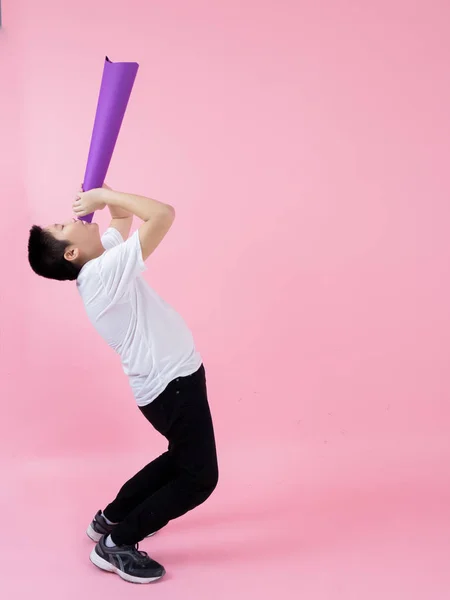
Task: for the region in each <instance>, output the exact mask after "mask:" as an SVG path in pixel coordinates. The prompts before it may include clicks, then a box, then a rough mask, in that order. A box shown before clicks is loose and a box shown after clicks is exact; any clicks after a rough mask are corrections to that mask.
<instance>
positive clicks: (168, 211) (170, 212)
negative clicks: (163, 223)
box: [165, 204, 175, 223]
mask: <svg viewBox="0 0 450 600" xmlns="http://www.w3.org/2000/svg"><path fill="white" fill-rule="evenodd" d="M165 216H166V218H167V220H168V221H170V222H171V223H173V222H174V220H175V209H174V207H173V206H170V204H165Z"/></svg>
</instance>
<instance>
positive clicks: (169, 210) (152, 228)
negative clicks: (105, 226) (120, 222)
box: [73, 187, 175, 260]
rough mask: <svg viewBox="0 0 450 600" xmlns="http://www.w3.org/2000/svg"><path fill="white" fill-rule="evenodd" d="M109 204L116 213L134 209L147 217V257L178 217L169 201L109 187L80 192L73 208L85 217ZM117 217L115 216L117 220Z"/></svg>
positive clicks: (142, 234) (143, 230) (143, 235)
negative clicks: (118, 190)
mask: <svg viewBox="0 0 450 600" xmlns="http://www.w3.org/2000/svg"><path fill="white" fill-rule="evenodd" d="M106 205H107V206H108V207H109V208H110V210H111V215H112V216H113V215H115V214H122V215H124V214H127V215H129V214H130V213H131V214H132V215H136V217H139V218H140V219H142V221H144V223H143V225H141V227H140V228H139V241H140V244H141V249H142V257H143V259H144V260H147V258H148V257H149V256H150V254H152V252H153V251H154V250H155V249H156V248H157V247H158V246H159V244H160V243H161V241H162V240H163V239H164V236H165V235H166V233H167V232H168V231H169V229H170V227H171V225H172V223H173V221H174V219H175V210H174V208H173V207H172V206H169V205H168V204H164V203H162V202H158V201H157V200H152V199H151V198H147V197H145V196H136V195H134V194H124V193H122V192H116V191H114V190H111V189H109V188H106V187H104V188H101V189H97V190H90V191H89V192H82V193H79V194H78V196H77V200H76V201H75V203H74V205H73V210H74V213H75V214H76V215H77V217H82V216H85V215H87V214H89V213H91V212H93V211H95V210H100V209H102V208H104V207H105V206H106ZM116 211H119V212H116ZM115 218H116V217H114V216H113V220H114V219H115ZM119 218H120V217H117V219H119ZM125 218H129V217H128V216H127V217H125ZM119 231H120V230H119Z"/></svg>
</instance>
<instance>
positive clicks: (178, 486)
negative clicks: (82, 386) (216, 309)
mask: <svg viewBox="0 0 450 600" xmlns="http://www.w3.org/2000/svg"><path fill="white" fill-rule="evenodd" d="M105 206H108V208H109V209H110V212H111V218H112V221H111V225H110V227H109V229H108V230H107V231H106V232H105V234H104V235H103V237H100V234H99V229H98V225H97V224H95V223H85V222H83V221H80V220H77V219H73V220H72V221H70V222H68V223H63V224H54V225H50V226H49V227H47V228H45V229H42V228H41V227H38V226H36V225H35V226H34V227H32V229H31V231H30V238H29V243H28V257H29V262H30V265H31V267H32V269H33V270H34V271H35V272H36V273H37V274H38V275H41V276H43V277H47V278H50V279H58V280H76V282H77V288H78V291H79V293H80V295H81V298H82V300H83V303H84V305H85V308H86V312H87V314H88V317H89V319H90V321H91V322H92V324H93V325H94V327H95V328H96V329H97V331H98V332H99V333H100V335H101V336H102V337H103V338H104V339H105V340H106V342H107V343H108V344H109V345H110V346H112V348H114V350H115V351H116V352H117V353H118V354H119V355H120V358H121V360H122V365H123V369H124V371H125V373H126V375H128V377H129V380H130V384H131V388H132V391H133V394H134V397H135V399H136V402H137V404H138V406H139V409H140V410H141V412H142V414H143V415H144V416H145V417H146V419H147V420H148V421H150V423H151V424H152V425H153V427H154V428H155V429H156V430H157V431H158V432H159V433H161V434H162V435H163V436H165V437H166V438H167V440H168V442H169V448H168V451H167V452H165V453H164V454H163V455H162V456H160V457H159V458H157V459H156V460H154V461H153V462H151V463H150V464H148V465H147V466H146V467H144V468H143V469H142V470H141V471H140V472H139V473H137V474H136V475H135V476H134V477H133V478H132V479H130V480H129V481H128V482H127V483H125V485H124V486H123V487H122V488H121V490H120V491H119V493H118V495H117V497H116V499H115V500H113V502H112V503H111V504H109V505H108V506H107V507H106V508H105V509H104V510H103V511H99V512H98V513H97V514H96V515H95V517H94V520H93V521H92V523H91V524H90V525H89V528H88V530H87V534H88V535H89V537H90V538H91V539H92V540H93V541H95V542H97V544H96V546H95V548H94V549H93V550H92V552H91V557H90V558H91V561H92V562H93V563H94V564H95V565H96V566H97V567H99V568H100V569H103V570H105V571H110V572H114V573H117V574H118V575H119V576H120V577H122V579H125V580H126V581H130V582H132V583H149V582H151V581H155V580H156V579H159V578H161V577H162V576H163V575H164V573H165V571H164V568H163V567H162V566H161V565H160V564H158V563H157V562H155V561H153V560H152V559H151V558H150V557H149V556H148V555H147V554H146V553H145V552H142V551H140V550H139V549H138V542H140V541H141V540H143V539H144V538H145V537H146V536H148V535H151V534H153V533H154V532H156V531H158V530H159V529H161V528H162V527H164V526H165V525H166V524H167V523H168V522H169V521H171V520H172V519H176V518H177V517H180V516H181V515H183V514H185V513H186V512H187V511H189V510H192V509H193V508H195V507H196V506H198V505H199V504H201V503H202V502H204V501H205V500H206V499H207V498H208V497H209V496H210V494H211V493H212V492H213V490H214V488H215V487H216V485H217V479H218V469H217V457H216V447H215V440H214V431H213V425H212V420H211V414H210V410H209V406H208V400H207V393H206V381H205V370H204V367H203V365H202V361H201V358H200V355H199V354H198V353H197V352H196V350H195V346H194V341H193V339H192V335H191V332H190V331H189V329H188V328H187V326H186V325H185V323H184V321H183V320H182V318H181V317H180V316H179V315H178V314H177V313H176V312H175V311H174V310H173V309H172V308H171V307H170V306H168V305H167V304H166V303H165V302H164V301H163V300H162V299H161V298H160V297H159V296H158V295H157V294H156V293H155V292H154V291H153V290H152V289H151V288H150V286H149V285H148V284H147V283H146V281H145V280H144V279H143V278H142V277H141V276H140V275H141V273H142V272H143V271H144V270H145V264H144V263H145V261H146V260H147V259H148V257H149V256H150V255H151V254H152V253H153V252H154V250H155V249H156V247H157V246H158V245H159V244H160V243H161V241H162V240H163V238H164V236H165V235H166V233H167V232H168V230H169V229H170V227H171V225H172V223H173V220H174V209H173V208H172V207H171V206H168V205H166V204H162V203H161V202H157V201H156V200H152V199H150V198H144V197H141V196H134V195H131V194H122V193H119V192H115V191H113V190H111V189H109V188H108V187H106V186H104V187H103V188H101V189H96V190H91V191H89V192H81V191H80V192H79V193H78V194H77V196H76V200H75V202H74V204H73V211H74V214H75V215H76V217H83V216H85V215H88V214H90V213H92V212H94V211H97V210H102V209H103V208H105ZM133 215H136V216H137V217H139V218H140V219H142V221H143V222H144V223H143V224H142V225H141V227H140V228H139V230H138V231H136V232H135V233H134V235H132V236H131V237H130V238H128V235H129V232H130V227H131V222H132V219H133ZM125 240H126V241H125Z"/></svg>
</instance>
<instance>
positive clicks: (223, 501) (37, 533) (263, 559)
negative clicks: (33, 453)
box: [0, 440, 450, 600]
mask: <svg viewBox="0 0 450 600" xmlns="http://www.w3.org/2000/svg"><path fill="white" fill-rule="evenodd" d="M417 442H419V443H420V440H416V444H415V445H414V446H413V445H411V447H414V448H416V449H417V447H419V445H418V443H417ZM355 448H356V446H355ZM357 448H358V451H357V452H356V451H355V452H354V451H353V450H352V448H348V449H347V450H346V453H344V452H343V451H342V449H341V450H339V451H338V452H337V453H336V451H333V450H330V449H327V451H324V452H323V453H322V454H320V453H318V452H317V448H316V447H315V446H314V445H313V444H312V443H311V446H307V445H305V444H302V445H300V444H299V443H296V442H295V441H294V440H293V441H292V442H288V441H285V442H284V443H280V444H275V443H274V444H273V445H272V446H269V445H267V444H266V445H264V446H256V445H253V446H249V447H245V448H244V447H235V448H233V449H231V448H229V449H228V451H223V452H222V461H221V466H222V479H221V485H220V488H218V490H217V492H216V494H215V496H214V497H213V498H211V500H210V501H209V502H208V503H207V504H205V505H204V506H203V507H202V508H200V509H197V511H195V512H193V513H191V514H189V515H187V516H185V517H184V518H182V519H180V520H179V521H178V522H174V523H172V524H170V525H169V526H168V527H167V528H166V530H164V531H162V532H161V533H159V534H158V535H157V536H155V537H154V538H152V539H150V540H146V541H145V542H144V543H143V548H145V550H147V551H148V552H149V553H151V555H153V556H154V557H155V558H156V559H157V560H159V561H161V562H162V563H163V564H164V565H165V566H166V569H167V575H166V577H165V578H164V579H163V580H162V581H160V582H159V583H156V584H154V585H152V586H133V585H131V584H127V583H125V582H122V581H121V580H120V579H119V578H118V577H117V576H115V575H110V574H106V573H103V572H101V571H98V570H97V569H96V568H95V567H94V566H93V565H91V563H90V562H89V559H88V556H89V552H90V549H91V542H90V541H89V540H88V539H87V537H86V536H85V534H84V530H85V528H86V525H87V523H88V521H89V520H90V518H91V516H92V514H93V512H94V511H96V510H97V509H98V508H99V507H101V506H103V504H105V502H106V501H107V500H108V499H109V497H110V496H111V495H112V494H113V492H114V490H115V488H116V486H117V485H118V484H119V483H120V482H121V481H122V480H123V479H125V478H126V476H127V475H128V474H131V473H132V472H133V471H134V470H136V469H137V468H138V467H140V466H141V464H142V462H143V461H145V457H143V456H142V455H129V456H121V457H113V456H109V457H105V458H99V457H85V458H84V459H83V460H80V459H78V460H54V459H49V460H48V461H45V460H39V461H36V462H32V461H28V462H24V461H22V462H20V463H18V464H16V465H11V464H10V465H4V466H3V467H2V470H3V475H2V478H3V480H4V482H5V486H4V488H3V489H4V490H5V491H6V494H3V492H2V498H1V506H0V508H1V512H2V515H3V516H4V518H5V522H4V523H3V527H2V538H3V541H4V542H5V543H2V544H1V546H0V548H1V555H0V564H1V569H2V578H1V582H0V597H1V598H4V599H6V598H7V599H8V600H10V599H11V600H12V599H15V598H17V599H20V600H22V599H25V598H27V599H28V598H30V597H38V598H40V597H42V598H45V599H46V600H53V599H55V600H56V599H58V600H60V599H61V600H62V599H64V600H71V599H79V598H85V599H86V600H90V599H91V598H96V597H100V598H108V599H110V600H113V599H114V598H124V597H126V598H132V597H137V596H143V595H147V596H146V597H148V594H151V597H152V598H162V599H168V598H170V599H177V600H178V599H180V600H181V599H183V600H190V599H192V600H194V599H195V600H198V599H203V598H204V599H205V600H206V599H214V600H222V599H224V600H225V599H227V600H228V599H231V598H242V599H244V598H245V599H253V598H255V599H258V600H263V599H265V598H271V599H272V598H276V597H278V598H280V599H281V598H283V599H285V598H289V599H290V598H292V599H297V598H305V599H308V600H316V599H317V600H325V599H326V600H334V599H338V598H339V599H340V598H342V599H346V600H363V599H364V600H372V599H374V600H375V599H376V600H380V599H383V600H390V599H395V600H402V599H405V600H406V599H408V600H416V599H427V600H441V599H442V600H444V599H445V600H448V598H449V597H450V569H449V557H450V477H449V469H448V464H449V459H450V452H449V447H448V444H447V442H446V440H434V442H433V443H432V444H431V445H430V442H429V441H428V442H427V443H423V444H422V448H423V450H422V451H421V453H420V457H418V453H417V450H416V451H415V452H414V453H413V452H409V451H408V446H405V445H404V444H403V443H402V442H401V441H392V442H391V443H388V442H386V443H384V444H383V446H382V447H380V445H379V444H378V446H375V445H374V444H371V443H369V442H366V443H365V444H363V443H361V441H360V442H359V443H358V446H357ZM311 457H314V458H311Z"/></svg>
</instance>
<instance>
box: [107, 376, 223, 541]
mask: <svg viewBox="0 0 450 600" xmlns="http://www.w3.org/2000/svg"><path fill="white" fill-rule="evenodd" d="M141 411H142V413H143V414H144V416H145V417H146V418H147V419H148V420H149V421H150V423H151V424H152V425H153V427H154V428H155V429H156V430H157V431H159V433H161V434H162V435H164V436H165V437H166V438H167V440H168V441H169V449H168V451H167V452H165V453H164V454H162V455H161V456H160V457H159V458H157V459H156V460H154V461H153V462H151V463H150V464H148V465H147V466H146V467H144V468H143V469H142V470H141V471H139V473H137V474H136V475H135V476H134V477H133V478H132V479H130V480H129V481H127V483H126V484H125V485H124V486H123V487H122V489H121V490H120V492H119V494H118V495H117V498H116V499H115V500H114V501H113V502H112V503H111V504H109V505H108V506H107V507H106V508H105V510H104V514H105V516H106V517H107V518H108V519H109V520H110V521H112V522H113V523H118V525H116V527H115V528H114V530H113V532H112V534H111V537H112V540H113V542H114V543H116V544H118V545H122V544H135V543H137V542H139V541H141V540H142V539H144V538H145V537H146V536H147V535H148V534H150V533H153V532H154V531H157V530H158V529H161V527H164V525H167V523H168V522H169V521H171V520H172V519H176V518H177V517H180V516H181V515H184V514H185V513H187V512H188V511H189V510H192V509H193V508H195V507H196V506H198V505H199V504H201V503H202V502H204V501H205V500H206V499H207V498H208V497H209V496H210V495H211V493H212V492H213V491H214V488H215V487H216V485H217V480H218V468H217V456H216V444H215V440H214V429H213V424H212V419H211V413H210V410H209V405H208V398H207V392H206V379H205V369H204V367H203V366H202V367H201V368H200V369H199V370H198V371H197V372H196V373H194V374H193V375H190V376H189V377H180V378H178V379H175V380H174V381H172V383H170V384H169V386H168V387H167V388H166V389H165V390H164V392H163V393H162V394H161V395H160V396H159V397H158V398H157V399H156V400H154V401H153V402H151V403H150V404H148V405H147V406H144V407H142V408H141Z"/></svg>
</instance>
